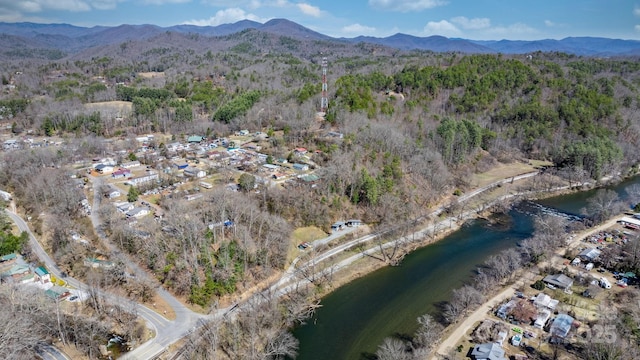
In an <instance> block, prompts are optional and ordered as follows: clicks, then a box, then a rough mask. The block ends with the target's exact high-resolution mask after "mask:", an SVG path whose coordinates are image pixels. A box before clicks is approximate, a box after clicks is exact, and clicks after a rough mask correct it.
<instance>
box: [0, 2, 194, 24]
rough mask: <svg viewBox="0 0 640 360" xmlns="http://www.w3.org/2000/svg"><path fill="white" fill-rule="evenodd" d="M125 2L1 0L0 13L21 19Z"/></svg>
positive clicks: (104, 8)
mask: <svg viewBox="0 0 640 360" xmlns="http://www.w3.org/2000/svg"><path fill="white" fill-rule="evenodd" d="M123 1H125V0H26V1H16V0H0V13H1V14H2V16H6V15H8V14H12V15H10V16H11V17H14V18H16V19H20V18H21V17H24V13H38V12H43V11H47V10H60V11H71V12H81V11H90V10H91V9H97V10H106V9H113V8H115V7H116V5H117V4H118V3H120V2H123ZM155 1H162V0H155ZM165 1H167V0H165ZM168 1H176V0H168ZM179 1H185V0H179ZM186 1H190V0H186Z"/></svg>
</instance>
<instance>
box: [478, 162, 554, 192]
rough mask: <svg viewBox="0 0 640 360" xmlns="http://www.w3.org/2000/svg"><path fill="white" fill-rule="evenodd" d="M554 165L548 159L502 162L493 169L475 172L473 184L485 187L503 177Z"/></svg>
mask: <svg viewBox="0 0 640 360" xmlns="http://www.w3.org/2000/svg"><path fill="white" fill-rule="evenodd" d="M549 165H552V164H551V163H550V162H548V161H539V160H529V162H528V163H522V162H513V163H511V164H500V165H498V166H496V167H494V168H493V169H491V170H489V171H486V172H483V173H480V174H474V175H473V178H472V180H471V186H473V187H483V186H487V185H489V184H491V183H493V182H496V181H498V180H501V179H507V178H509V177H512V176H516V175H520V174H525V173H528V172H532V171H535V170H537V168H539V167H541V166H549Z"/></svg>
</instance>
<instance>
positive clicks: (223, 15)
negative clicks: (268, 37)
mask: <svg viewBox="0 0 640 360" xmlns="http://www.w3.org/2000/svg"><path fill="white" fill-rule="evenodd" d="M240 20H253V21H257V22H261V23H264V22H266V21H268V20H269V19H262V18H260V17H258V16H256V15H254V14H247V13H246V12H245V11H244V10H242V9H240V8H230V9H224V10H218V11H217V12H216V14H215V15H214V16H212V17H210V18H208V19H204V20H189V21H186V22H185V24H187V25H198V26H217V25H221V24H231V23H235V22H238V21H240Z"/></svg>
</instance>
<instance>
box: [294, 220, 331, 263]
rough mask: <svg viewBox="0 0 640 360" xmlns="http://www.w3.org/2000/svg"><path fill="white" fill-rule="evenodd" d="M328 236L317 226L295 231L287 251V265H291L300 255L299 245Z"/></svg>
mask: <svg viewBox="0 0 640 360" xmlns="http://www.w3.org/2000/svg"><path fill="white" fill-rule="evenodd" d="M326 236H327V233H325V232H324V231H322V230H320V228H318V227H315V226H307V227H302V228H297V229H295V230H294V231H293V234H292V235H291V242H290V244H289V249H288V251H287V264H290V263H291V261H293V259H295V258H296V257H297V256H298V254H299V253H300V250H298V244H300V243H303V242H311V241H314V240H318V239H322V238H323V237H326Z"/></svg>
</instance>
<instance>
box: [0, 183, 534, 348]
mask: <svg viewBox="0 0 640 360" xmlns="http://www.w3.org/2000/svg"><path fill="white" fill-rule="evenodd" d="M537 174H538V172H531V173H527V174H522V175H518V176H515V177H510V178H507V179H503V180H500V181H497V182H494V183H492V184H490V185H487V186H484V187H482V188H479V189H476V190H474V191H472V192H470V193H468V194H465V195H464V196H461V197H460V198H459V201H466V200H468V199H469V198H471V197H473V196H476V195H478V194H480V193H482V192H484V191H487V190H489V189H492V188H493V187H495V186H497V185H498V184H503V183H508V182H512V181H515V180H520V179H524V178H528V177H532V176H535V175H537ZM92 182H93V185H94V198H93V209H92V215H91V221H92V223H93V226H94V228H95V229H96V232H97V234H98V236H99V237H100V238H101V239H102V240H103V241H104V243H105V245H106V246H107V247H108V248H109V250H111V251H112V252H114V253H120V252H119V251H118V249H117V248H116V247H115V246H114V245H113V244H111V243H110V242H109V241H108V239H107V237H106V236H105V234H104V232H102V231H101V226H100V219H99V216H98V214H97V210H98V207H99V204H100V200H101V197H100V194H99V192H97V191H95V190H96V189H97V187H98V186H99V183H100V181H99V180H98V181H96V179H95V178H93V177H92ZM443 211H444V207H439V208H438V209H436V210H435V211H434V212H433V213H432V215H435V216H437V215H440V214H441V213H442V212H443ZM6 213H7V214H8V215H9V216H10V217H11V219H12V220H13V221H14V222H15V223H16V225H17V226H18V228H19V229H20V230H21V231H26V232H27V233H28V234H29V241H30V243H31V246H32V249H33V251H34V253H35V254H36V255H37V256H38V258H40V259H41V261H42V262H43V263H44V264H45V265H46V266H47V268H48V269H49V271H50V272H51V273H52V274H54V275H55V276H57V277H62V274H61V271H60V269H59V268H58V267H57V265H56V264H55V262H54V261H53V259H51V258H50V257H49V255H48V254H47V253H46V251H44V249H43V248H42V246H41V245H40V243H39V242H38V241H37V239H36V238H35V236H34V235H33V233H32V232H31V230H30V229H29V227H28V226H27V224H26V222H25V221H24V220H23V219H22V218H21V217H20V216H18V215H17V214H15V213H13V212H10V211H8V210H7V211H6ZM468 213H470V212H468ZM460 218H461V216H458V217H448V218H446V219H444V220H442V221H440V222H439V223H436V224H433V225H430V226H428V227H426V228H424V229H422V230H420V231H418V232H416V233H415V234H416V235H418V236H424V235H425V234H427V233H429V232H432V231H434V230H436V229H437V228H438V227H439V226H440V227H441V226H446V223H448V224H449V226H450V225H451V224H452V223H453V222H456V220H459V219H460ZM344 234H346V232H342V233H339V234H335V235H332V236H330V237H329V238H330V240H333V239H335V238H337V237H339V236H342V235H344ZM377 236H378V235H375V234H374V235H366V236H363V237H360V238H357V239H354V240H351V241H349V242H347V243H344V244H341V245H339V246H337V247H335V248H332V249H330V250H328V251H326V252H324V253H322V254H319V255H318V256H316V257H315V258H314V259H312V260H311V261H309V262H307V263H305V264H303V265H302V266H297V263H298V260H299V258H296V259H295V260H294V262H293V264H292V265H291V267H289V269H287V271H286V272H285V273H284V274H283V275H282V277H281V278H280V279H279V280H278V281H277V282H275V283H274V284H273V285H272V286H270V287H269V288H268V289H267V290H265V291H264V292H260V293H257V294H256V295H254V296H261V297H264V296H265V294H266V293H271V294H276V295H278V294H284V293H286V292H289V291H291V290H292V289H294V288H295V287H296V286H298V285H299V284H301V283H305V282H308V281H309V279H300V278H299V276H298V275H297V274H296V272H298V271H302V270H303V269H305V268H308V267H311V266H315V265H316V264H317V263H319V262H321V261H323V260H326V259H328V258H330V257H332V256H334V255H336V254H338V253H340V252H343V251H346V250H348V249H350V248H352V247H354V246H356V245H359V244H362V243H366V242H368V241H371V240H373V239H375V238H376V237H377ZM412 236H413V235H412ZM330 240H326V239H323V240H320V241H319V242H318V243H324V242H328V241H330ZM399 241H409V238H408V237H403V238H400V239H397V240H395V241H392V242H389V243H386V244H383V245H382V246H383V248H386V247H390V246H394V244H395V243H396V242H399ZM378 250H379V247H378V246H375V247H372V248H370V249H368V250H366V251H363V252H362V253H360V254H357V255H354V256H351V257H349V258H347V259H345V260H343V261H341V262H340V263H338V264H336V265H334V266H332V267H330V268H328V269H324V270H323V271H321V272H319V274H322V273H323V272H324V273H326V272H329V271H335V270H337V269H339V268H342V267H345V266H347V265H348V264H350V263H352V262H354V261H356V260H357V259H359V258H362V257H363V256H366V254H371V253H373V252H376V251H378ZM129 266H130V267H131V268H132V269H133V271H134V273H135V274H136V275H137V276H140V277H144V278H149V275H148V274H147V272H145V271H144V270H143V269H142V268H140V267H139V266H137V264H136V263H135V262H134V261H130V262H129ZM296 279H297V281H294V280H296ZM65 280H66V281H67V283H68V284H69V285H71V286H74V287H76V288H78V289H87V288H88V286H87V285H86V284H84V283H82V282H81V281H79V280H77V279H74V278H70V277H66V278H65ZM292 281H293V283H292ZM100 293H101V294H102V295H103V296H106V297H107V298H109V299H110V300H113V301H115V302H119V303H121V304H122V303H125V304H127V305H129V306H134V307H135V308H136V309H137V311H138V314H139V315H140V316H141V317H142V318H144V319H145V320H146V321H147V324H148V326H149V327H150V328H153V329H154V331H155V333H156V336H155V337H154V338H153V339H151V340H149V341H147V342H146V343H144V344H142V345H141V346H139V347H137V348H136V349H134V350H133V351H131V352H129V353H127V354H125V355H124V356H123V357H122V359H141V360H143V359H152V358H156V357H157V356H159V355H160V354H162V353H163V352H164V351H165V350H166V349H167V347H168V346H169V345H171V344H173V343H175V342H176V341H178V340H180V339H181V338H182V337H184V336H186V335H187V334H189V333H190V332H191V331H192V330H193V329H195V328H196V327H198V326H199V324H201V321H200V320H203V319H207V318H215V317H219V316H222V315H224V314H226V313H228V312H230V311H232V310H235V309H238V308H240V307H241V305H242V304H236V305H233V306H230V307H228V308H224V309H219V310H218V311H217V312H216V313H214V314H211V315H209V316H204V315H201V314H197V313H195V312H193V311H191V310H190V309H188V308H187V307H186V306H184V305H183V304H182V303H180V302H179V301H178V300H177V299H176V298H175V297H173V296H172V295H171V294H169V293H168V292H167V291H165V290H164V289H162V288H158V294H159V295H160V296H161V297H162V298H163V300H164V301H166V302H167V303H168V304H169V306H171V307H172V308H173V310H174V312H175V314H176V320H173V321H171V320H168V319H166V318H164V317H163V316H161V315H159V314H158V313H156V312H155V311H153V310H151V309H149V308H147V307H146V306H144V305H141V304H137V303H135V302H132V301H130V300H128V299H124V298H122V297H118V296H115V295H112V294H108V293H105V292H100ZM245 302H246V300H245ZM53 349H54V350H53V351H55V348H53ZM53 359H56V360H62V359H64V357H62V358H58V357H54V358H53Z"/></svg>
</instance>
